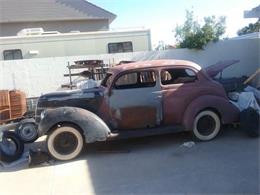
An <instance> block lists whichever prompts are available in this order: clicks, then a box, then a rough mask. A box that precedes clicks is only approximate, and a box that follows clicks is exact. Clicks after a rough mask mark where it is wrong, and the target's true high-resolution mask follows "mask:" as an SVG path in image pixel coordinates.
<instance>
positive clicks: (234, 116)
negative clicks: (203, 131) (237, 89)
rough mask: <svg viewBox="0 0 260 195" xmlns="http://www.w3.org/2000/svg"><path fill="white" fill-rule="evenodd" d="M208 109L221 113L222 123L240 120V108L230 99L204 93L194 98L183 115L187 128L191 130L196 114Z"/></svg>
mask: <svg viewBox="0 0 260 195" xmlns="http://www.w3.org/2000/svg"><path fill="white" fill-rule="evenodd" d="M206 109H209V110H212V111H215V112H216V113H217V114H218V115H219V117H220V120H221V123H222V124H230V123H233V122H237V121H238V120H239V110H238V109H237V108H236V107H235V106H234V105H233V104H232V103H231V102H229V101H228V99H225V98H223V97H219V96H212V95H204V96H201V97H198V98H197V99H195V100H193V101H192V102H191V103H190V104H189V106H188V107H187V109H186V110H185V113H184V116H183V125H184V126H185V128H186V129H187V130H191V129H192V128H193V122H194V119H195V117H196V115H197V114H198V113H199V112H200V111H202V110H206Z"/></svg>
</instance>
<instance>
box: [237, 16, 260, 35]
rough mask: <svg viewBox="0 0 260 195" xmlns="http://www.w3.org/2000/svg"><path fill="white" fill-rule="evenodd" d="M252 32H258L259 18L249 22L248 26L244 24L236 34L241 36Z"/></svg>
mask: <svg viewBox="0 0 260 195" xmlns="http://www.w3.org/2000/svg"><path fill="white" fill-rule="evenodd" d="M253 32H260V19H259V20H258V21H257V22H256V23H254V24H252V23H250V24H249V25H248V26H245V27H244V28H241V29H240V30H238V31H237V35H239V36H241V35H245V34H248V33H253Z"/></svg>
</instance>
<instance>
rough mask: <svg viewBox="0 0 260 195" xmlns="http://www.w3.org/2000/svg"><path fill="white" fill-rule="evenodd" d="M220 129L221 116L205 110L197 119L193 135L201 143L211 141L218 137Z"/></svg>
mask: <svg viewBox="0 0 260 195" xmlns="http://www.w3.org/2000/svg"><path fill="white" fill-rule="evenodd" d="M220 127H221V122H220V119H219V116H218V115H217V114H216V113H215V112H213V111H211V110H204V111H201V112H200V113H199V114H198V115H197V116H196V117H195V120H194V125H193V130H192V134H193V136H194V137H195V139H197V140H199V141H209V140H212V139H214V138H215V137H216V136H217V134H218V133H219V131H220Z"/></svg>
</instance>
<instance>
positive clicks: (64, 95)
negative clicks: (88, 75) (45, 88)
mask: <svg viewBox="0 0 260 195" xmlns="http://www.w3.org/2000/svg"><path fill="white" fill-rule="evenodd" d="M100 93H102V89H101V88H100V87H97V88H90V89H77V90H68V91H58V92H52V93H47V94H44V95H42V96H41V97H40V100H48V101H52V100H59V101H60V100H66V99H77V98H79V99H82V98H94V97H95V96H99V95H101V94H100Z"/></svg>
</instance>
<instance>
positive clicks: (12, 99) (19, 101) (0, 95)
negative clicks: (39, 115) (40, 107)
mask: <svg viewBox="0 0 260 195" xmlns="http://www.w3.org/2000/svg"><path fill="white" fill-rule="evenodd" d="M26 111H27V109H26V96H25V94H24V93H23V92H22V91H19V90H12V91H8V90H0V124H1V123H4V122H7V121H10V120H13V119H17V118H20V117H22V116H23V115H24V113H25V112H26Z"/></svg>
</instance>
